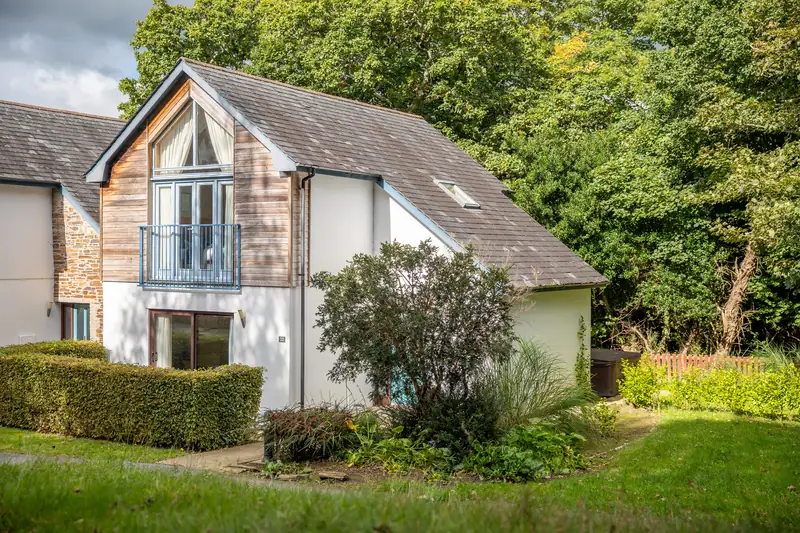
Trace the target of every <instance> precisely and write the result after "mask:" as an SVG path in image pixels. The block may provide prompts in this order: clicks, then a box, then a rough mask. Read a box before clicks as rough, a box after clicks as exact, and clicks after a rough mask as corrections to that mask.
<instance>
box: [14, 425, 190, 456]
mask: <svg viewBox="0 0 800 533" xmlns="http://www.w3.org/2000/svg"><path fill="white" fill-rule="evenodd" d="M0 453H24V454H28V455H44V456H66V457H79V458H82V459H101V460H110V461H115V460H124V461H133V462H139V463H156V462H158V461H163V460H164V459H169V458H170V457H176V456H178V455H181V453H182V452H181V451H180V450H176V449H172V448H151V447H149V446H137V445H134V444H124V443H120V442H110V441H105V440H94V439H79V438H75V437H64V436H61V435H49V434H46V433H37V432H35V431H28V430H24V429H16V428H7V427H0Z"/></svg>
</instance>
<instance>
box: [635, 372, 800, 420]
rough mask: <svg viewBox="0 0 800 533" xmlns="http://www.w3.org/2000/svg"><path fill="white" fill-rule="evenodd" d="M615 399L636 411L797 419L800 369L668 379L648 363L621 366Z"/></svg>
mask: <svg viewBox="0 0 800 533" xmlns="http://www.w3.org/2000/svg"><path fill="white" fill-rule="evenodd" d="M623 377H624V379H623V381H621V382H620V394H622V396H623V397H624V398H626V399H627V400H628V401H629V402H631V403H632V404H634V405H636V406H637V407H656V406H664V407H676V408H679V409H708V410H715V411H731V412H734V413H738V414H745V415H751V416H763V417H765V418H783V419H794V418H798V417H800V369H797V368H795V367H793V366H787V367H784V368H780V369H778V370H770V371H765V372H756V373H753V374H744V373H742V372H740V371H738V370H736V369H734V368H719V369H713V370H707V371H703V370H699V369H696V370H691V371H688V372H686V373H684V374H683V375H682V376H681V377H678V378H673V379H667V378H666V372H665V371H664V369H663V368H660V367H658V366H656V365H653V364H652V363H649V362H647V361H642V362H640V363H639V364H638V365H623Z"/></svg>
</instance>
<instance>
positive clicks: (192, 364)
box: [150, 311, 233, 370]
mask: <svg viewBox="0 0 800 533" xmlns="http://www.w3.org/2000/svg"><path fill="white" fill-rule="evenodd" d="M232 326H233V315H229V314H211V313H192V312H182V311H151V312H150V332H151V334H150V352H151V356H150V364H151V366H157V367H159V368H177V369H180V370H193V369H198V368H213V367H216V366H221V365H227V364H229V363H230V354H231V337H232V335H231V328H232Z"/></svg>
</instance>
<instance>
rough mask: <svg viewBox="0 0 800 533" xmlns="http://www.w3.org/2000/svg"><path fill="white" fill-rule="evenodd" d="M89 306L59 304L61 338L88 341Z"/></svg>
mask: <svg viewBox="0 0 800 533" xmlns="http://www.w3.org/2000/svg"><path fill="white" fill-rule="evenodd" d="M90 323H91V321H90V319H89V304H67V303H64V304H61V338H62V339H70V340H76V341H88V340H89V339H90V338H91V336H90V335H89V324H90Z"/></svg>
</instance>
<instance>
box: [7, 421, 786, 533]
mask: <svg viewBox="0 0 800 533" xmlns="http://www.w3.org/2000/svg"><path fill="white" fill-rule="evenodd" d="M799 442H800V425H799V424H790V423H778V422H770V421H764V420H758V421H754V420H748V419H743V418H737V417H734V416H732V415H725V414H709V413H678V412H668V413H665V414H664V416H663V421H662V423H661V424H660V425H659V427H658V428H657V429H656V430H654V431H653V432H652V433H651V434H649V435H647V436H646V437H644V438H643V439H641V440H639V441H636V442H634V443H632V444H631V445H629V446H627V447H626V448H624V449H623V450H622V451H620V452H619V453H617V455H616V456H614V457H613V458H611V459H610V461H609V464H608V466H606V467H604V468H597V469H596V470H593V471H592V472H590V473H588V474H585V475H582V476H576V477H571V478H567V479H559V480H554V481H550V482H546V483H539V484H529V485H525V486H519V485H507V484H460V485H455V486H451V487H429V486H425V485H422V484H416V483H415V484H410V483H404V482H402V481H395V482H393V483H389V484H384V485H380V486H377V487H374V486H373V487H366V488H360V489H358V490H355V491H340V492H333V493H332V492H331V491H330V490H327V491H322V490H314V488H313V486H312V487H311V488H308V489H306V488H300V489H297V488H278V489H276V488H272V487H270V486H264V485H257V484H251V483H245V482H242V481H240V480H233V479H228V478H225V477H222V476H218V475H214V474H197V473H177V474H176V473H170V472H162V471H149V470H141V469H132V468H126V467H124V466H123V465H121V464H120V463H102V462H93V463H90V464H68V465H59V464H52V463H49V462H41V463H37V464H28V465H17V466H0V531H4V530H9V531H31V530H34V529H35V530H36V531H95V530H97V531H108V530H119V531H134V530H148V531H214V532H223V531H266V530H296V531H305V530H315V531H378V532H382V533H388V532H398V531H437V532H438V531H457V532H459V533H469V532H473V531H475V532H477V531H531V530H539V531H555V532H563V531H586V532H589V531H604V532H605V531H612V530H613V531H616V532H621V531H643V530H647V531H650V532H652V533H660V532H662V531H663V532H667V531H670V532H672V531H698V532H699V531H703V532H705V531H731V530H734V531H791V530H800V496H798V494H797V492H793V491H791V490H789V488H788V487H789V486H790V485H794V486H800V446H798V444H797V443H799Z"/></svg>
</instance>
